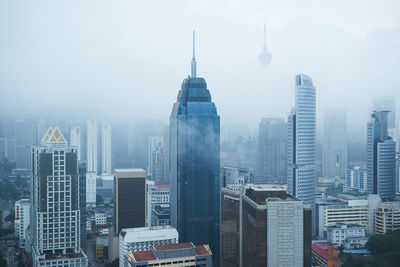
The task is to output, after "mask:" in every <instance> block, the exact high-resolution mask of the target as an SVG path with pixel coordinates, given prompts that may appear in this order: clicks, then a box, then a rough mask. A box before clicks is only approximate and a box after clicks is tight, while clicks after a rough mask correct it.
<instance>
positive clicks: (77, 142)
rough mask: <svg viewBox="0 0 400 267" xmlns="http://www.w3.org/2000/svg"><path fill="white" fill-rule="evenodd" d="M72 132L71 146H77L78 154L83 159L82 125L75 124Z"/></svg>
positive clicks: (79, 158)
mask: <svg viewBox="0 0 400 267" xmlns="http://www.w3.org/2000/svg"><path fill="white" fill-rule="evenodd" d="M70 134H71V142H70V145H71V146H75V147H77V149H78V150H77V154H78V160H81V159H82V158H81V153H82V148H81V127H79V126H75V127H72V128H71V131H70Z"/></svg>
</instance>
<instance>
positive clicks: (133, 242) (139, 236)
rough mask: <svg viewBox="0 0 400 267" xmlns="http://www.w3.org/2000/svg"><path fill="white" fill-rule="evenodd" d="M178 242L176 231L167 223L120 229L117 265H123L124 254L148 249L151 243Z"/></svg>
mask: <svg viewBox="0 0 400 267" xmlns="http://www.w3.org/2000/svg"><path fill="white" fill-rule="evenodd" d="M176 243H179V235H178V231H177V230H176V229H175V228H173V227H171V226H169V225H167V226H158V227H139V228H126V229H122V230H121V233H120V234H119V266H127V265H125V260H126V257H125V254H126V253H128V252H134V251H146V250H150V248H151V247H152V246H153V245H164V244H176Z"/></svg>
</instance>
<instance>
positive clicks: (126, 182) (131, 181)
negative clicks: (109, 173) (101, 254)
mask: <svg viewBox="0 0 400 267" xmlns="http://www.w3.org/2000/svg"><path fill="white" fill-rule="evenodd" d="M114 185H115V189H114V192H115V201H114V203H115V204H114V205H115V206H114V214H115V216H114V233H115V234H119V233H120V231H121V230H122V229H123V228H136V227H145V224H146V171H145V170H143V169H115V170H114ZM132 203H135V204H134V205H132Z"/></svg>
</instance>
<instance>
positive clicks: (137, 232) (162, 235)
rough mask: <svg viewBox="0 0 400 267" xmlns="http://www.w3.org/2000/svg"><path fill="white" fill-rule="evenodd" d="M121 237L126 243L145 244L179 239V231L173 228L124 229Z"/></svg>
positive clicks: (167, 226)
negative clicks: (144, 242) (146, 242)
mask: <svg viewBox="0 0 400 267" xmlns="http://www.w3.org/2000/svg"><path fill="white" fill-rule="evenodd" d="M120 236H121V238H122V240H123V241H124V242H127V243H132V242H143V241H154V240H160V239H173V238H176V239H177V237H178V231H176V229H175V228H173V227H172V226H169V225H166V226H153V227H139V228H124V229H122V230H121V233H120Z"/></svg>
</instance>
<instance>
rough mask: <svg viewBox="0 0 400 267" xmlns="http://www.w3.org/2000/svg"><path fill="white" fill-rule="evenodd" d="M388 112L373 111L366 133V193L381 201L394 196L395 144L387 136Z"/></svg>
mask: <svg viewBox="0 0 400 267" xmlns="http://www.w3.org/2000/svg"><path fill="white" fill-rule="evenodd" d="M388 113H389V111H374V112H373V113H372V115H371V120H370V122H368V125H367V127H368V131H367V172H368V183H367V191H368V193H370V194H378V195H379V196H380V197H381V198H382V200H384V201H385V200H390V199H392V198H393V197H394V195H395V157H396V143H395V142H394V141H393V140H392V138H391V137H390V136H389V135H388Z"/></svg>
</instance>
